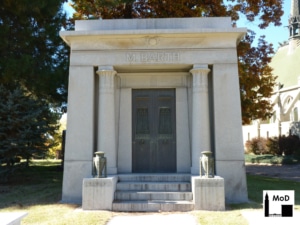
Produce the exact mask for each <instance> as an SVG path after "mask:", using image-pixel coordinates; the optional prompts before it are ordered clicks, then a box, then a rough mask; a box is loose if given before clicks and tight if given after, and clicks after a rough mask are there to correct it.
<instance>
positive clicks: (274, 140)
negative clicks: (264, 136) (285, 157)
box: [267, 137, 282, 156]
mask: <svg viewBox="0 0 300 225" xmlns="http://www.w3.org/2000/svg"><path fill="white" fill-rule="evenodd" d="M267 147H268V149H269V153H270V154H272V155H280V156H281V155H282V151H281V149H280V148H279V138H278V137H270V138H268V140H267Z"/></svg>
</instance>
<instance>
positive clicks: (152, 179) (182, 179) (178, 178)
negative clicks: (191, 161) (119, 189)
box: [118, 174, 191, 182]
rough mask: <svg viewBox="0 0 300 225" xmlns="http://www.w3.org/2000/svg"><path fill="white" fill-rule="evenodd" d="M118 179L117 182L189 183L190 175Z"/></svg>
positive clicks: (124, 177)
mask: <svg viewBox="0 0 300 225" xmlns="http://www.w3.org/2000/svg"><path fill="white" fill-rule="evenodd" d="M118 177H119V182H123V181H140V182H142V181H143V182H191V174H122V175H118Z"/></svg>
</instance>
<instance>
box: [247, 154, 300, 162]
mask: <svg viewBox="0 0 300 225" xmlns="http://www.w3.org/2000/svg"><path fill="white" fill-rule="evenodd" d="M245 162H246V163H258V164H272V165H277V164H297V163H299V162H300V161H299V160H298V159H297V158H295V157H294V156H292V155H287V156H285V155H272V154H264V155H253V154H246V155H245Z"/></svg>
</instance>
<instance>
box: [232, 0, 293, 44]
mask: <svg viewBox="0 0 300 225" xmlns="http://www.w3.org/2000/svg"><path fill="white" fill-rule="evenodd" d="M290 9H291V0H284V5H283V10H284V15H283V16H282V17H281V23H282V25H281V26H277V27H275V26H273V25H270V26H269V27H267V28H266V29H260V28H259V27H258V24H259V21H254V22H249V21H247V20H246V19H245V18H242V17H241V19H240V20H239V21H238V22H237V26H238V27H246V28H247V29H250V30H253V31H254V32H255V33H256V41H257V38H258V37H259V36H261V35H265V36H266V40H267V41H268V42H269V43H272V44H273V45H274V49H275V50H276V49H277V48H278V46H279V45H278V43H279V42H280V43H283V42H284V41H287V40H288V38H289V31H288V28H287V27H286V26H287V25H288V18H289V15H290ZM254 46H256V44H255V45H254Z"/></svg>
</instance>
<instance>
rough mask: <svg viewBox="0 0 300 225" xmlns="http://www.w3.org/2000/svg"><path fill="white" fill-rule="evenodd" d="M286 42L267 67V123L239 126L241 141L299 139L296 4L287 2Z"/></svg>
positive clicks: (299, 14)
mask: <svg viewBox="0 0 300 225" xmlns="http://www.w3.org/2000/svg"><path fill="white" fill-rule="evenodd" d="M288 24H289V25H288V29H287V32H289V39H288V41H287V42H286V43H284V44H282V46H280V47H279V49H278V50H277V52H276V53H275V55H274V56H273V58H272V61H271V63H270V66H271V67H272V68H273V71H272V73H273V75H275V76H277V80H276V81H277V86H276V87H275V89H274V92H273V95H272V97H271V99H270V101H271V103H272V104H274V106H273V116H272V118H270V120H269V121H260V120H258V121H254V122H253V124H254V125H249V126H243V136H244V142H246V141H247V140H250V139H252V138H254V137H266V138H268V137H278V136H280V135H285V136H287V135H289V134H295V135H299V136H300V123H299V121H300V114H299V113H300V72H299V68H300V67H299V62H300V47H299V46H300V33H299V32H300V30H299V29H300V2H299V1H298V0H292V1H291V10H290V16H289V21H288Z"/></svg>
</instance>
